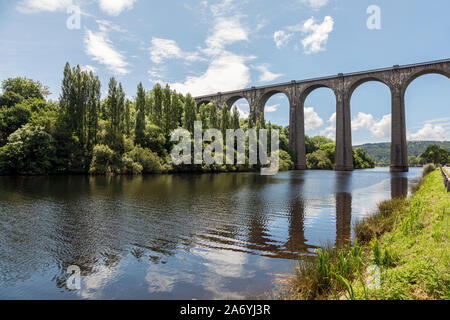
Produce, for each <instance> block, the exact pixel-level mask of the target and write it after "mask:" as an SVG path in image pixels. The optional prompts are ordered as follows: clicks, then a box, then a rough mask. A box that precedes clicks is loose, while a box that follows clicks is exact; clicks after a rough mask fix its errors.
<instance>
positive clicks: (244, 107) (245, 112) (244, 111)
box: [235, 104, 250, 119]
mask: <svg viewBox="0 0 450 320" xmlns="http://www.w3.org/2000/svg"><path fill="white" fill-rule="evenodd" d="M235 106H236V108H237V109H238V111H239V116H240V117H241V118H243V119H246V118H248V117H249V116H250V108H249V106H248V104H235Z"/></svg>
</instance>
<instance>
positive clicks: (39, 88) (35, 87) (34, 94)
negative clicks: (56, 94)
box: [2, 77, 50, 100]
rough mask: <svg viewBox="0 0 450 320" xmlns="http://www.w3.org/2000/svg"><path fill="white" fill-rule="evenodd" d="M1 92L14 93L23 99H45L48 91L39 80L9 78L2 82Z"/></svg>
mask: <svg viewBox="0 0 450 320" xmlns="http://www.w3.org/2000/svg"><path fill="white" fill-rule="evenodd" d="M2 89H3V93H4V94H5V93H15V94H17V95H19V96H21V97H22V98H23V99H30V98H37V99H41V100H42V99H45V98H46V97H47V96H48V95H49V94H50V91H49V89H48V87H46V86H44V85H42V83H40V82H39V81H34V80H31V79H28V78H21V77H18V78H9V79H7V80H4V81H3V82H2Z"/></svg>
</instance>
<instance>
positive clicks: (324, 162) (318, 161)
mask: <svg viewBox="0 0 450 320" xmlns="http://www.w3.org/2000/svg"><path fill="white" fill-rule="evenodd" d="M306 164H307V166H308V169H320V170H331V169H333V163H332V162H331V161H330V159H329V158H328V156H327V154H326V153H325V151H322V150H317V151H314V152H313V153H310V154H307V155H306Z"/></svg>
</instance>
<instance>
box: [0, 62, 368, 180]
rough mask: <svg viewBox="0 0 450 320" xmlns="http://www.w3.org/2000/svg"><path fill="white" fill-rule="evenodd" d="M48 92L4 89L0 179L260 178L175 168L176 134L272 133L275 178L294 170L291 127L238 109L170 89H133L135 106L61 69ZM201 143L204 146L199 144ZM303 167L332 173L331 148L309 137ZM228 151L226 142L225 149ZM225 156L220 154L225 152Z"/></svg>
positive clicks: (12, 82)
mask: <svg viewBox="0 0 450 320" xmlns="http://www.w3.org/2000/svg"><path fill="white" fill-rule="evenodd" d="M49 94H50V92H49V90H48V87H46V86H44V85H43V84H41V83H40V82H39V81H35V80H31V79H27V78H21V77H19V78H10V79H7V80H4V81H3V82H2V94H1V95H0V174H2V175H43V174H141V173H168V172H185V171H195V172H229V171H251V170H259V169H260V167H261V165H260V164H258V165H251V164H249V163H248V158H247V161H246V163H245V164H244V165H206V164H203V165H189V166H187V165H174V164H173V163H172V160H171V157H170V151H171V150H172V147H173V145H174V143H173V142H171V141H170V136H171V133H172V132H173V131H174V130H175V129H177V128H184V129H186V130H189V131H190V132H193V131H194V122H195V121H202V124H203V130H206V129H208V128H217V129H220V130H221V131H222V133H223V134H224V136H225V132H226V130H227V129H240V128H242V129H243V130H247V129H249V128H255V129H256V130H257V131H258V130H260V129H268V130H269V136H270V132H271V130H274V129H277V130H279V132H280V170H289V169H292V168H293V167H294V163H295V161H296V159H295V152H294V150H292V149H290V148H289V139H288V137H289V127H281V126H277V125H274V124H271V123H270V122H269V123H267V122H266V121H265V119H264V114H261V116H260V117H257V118H256V119H253V118H252V117H249V118H247V119H242V118H240V114H239V111H238V109H237V108H236V107H234V108H232V109H231V110H230V108H229V106H227V105H226V104H224V105H222V106H216V105H215V104H214V103H210V104H203V105H201V106H200V107H199V108H197V105H196V102H195V100H194V99H193V98H192V96H191V95H190V94H187V95H183V94H181V93H177V92H176V91H174V90H172V89H171V88H170V87H169V86H168V85H166V86H165V87H162V86H161V85H159V84H156V85H155V86H154V87H153V89H151V90H148V91H147V90H145V89H144V86H143V85H142V83H139V85H138V86H137V91H136V95H135V98H134V99H130V98H128V97H127V95H126V93H125V92H124V89H123V87H122V84H121V83H120V82H118V81H117V80H116V79H115V78H114V77H113V78H111V79H110V80H109V84H108V93H107V96H106V97H105V98H103V99H102V97H101V83H100V80H99V78H98V76H96V75H94V73H92V72H87V71H83V70H82V69H81V68H80V66H76V67H71V66H70V64H69V63H67V64H66V66H65V68H64V73H63V79H62V82H61V94H60V97H59V100H58V101H56V102H52V101H47V97H48V95H49ZM204 143H205V142H204ZM306 144H307V151H308V155H307V162H308V166H309V168H311V169H332V166H333V163H334V142H333V141H332V140H327V139H326V138H324V137H314V138H309V137H307V141H306ZM224 146H225V141H224ZM224 149H225V147H224ZM354 158H355V167H357V168H365V167H372V166H373V161H371V159H370V158H369V157H367V155H366V154H365V153H364V151H362V150H357V151H356V152H354Z"/></svg>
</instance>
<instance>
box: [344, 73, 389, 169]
mask: <svg viewBox="0 0 450 320" xmlns="http://www.w3.org/2000/svg"><path fill="white" fill-rule="evenodd" d="M391 98H392V96H391V91H390V88H389V87H388V86H387V85H386V84H385V83H383V82H381V81H377V80H376V79H368V80H367V81H362V82H360V83H357V84H356V85H355V86H354V88H353V90H352V91H351V98H350V110H351V119H352V122H351V128H352V144H353V147H354V148H355V147H361V148H362V149H363V150H364V151H365V152H366V153H368V154H369V155H370V157H371V158H372V159H373V160H374V161H375V163H376V165H378V166H389V165H390V162H391V156H390V155H391V102H392V101H391V100H392V99H391ZM374 143H383V144H382V145H377V146H374V145H373V144H374ZM361 160H364V159H361ZM360 162H361V163H360V166H361V167H358V165H357V168H358V169H361V168H366V167H368V165H369V163H367V161H360Z"/></svg>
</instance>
